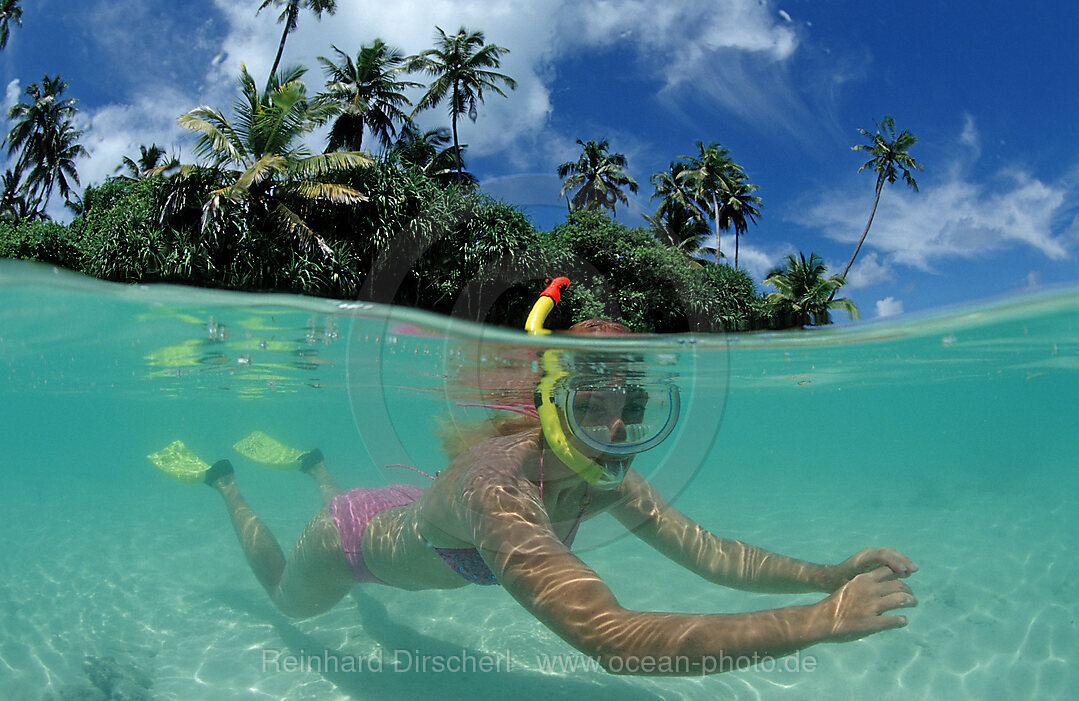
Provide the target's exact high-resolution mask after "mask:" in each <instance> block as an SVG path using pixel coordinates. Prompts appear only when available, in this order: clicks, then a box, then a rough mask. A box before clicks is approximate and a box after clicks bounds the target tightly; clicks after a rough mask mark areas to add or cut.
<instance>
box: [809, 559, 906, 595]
mask: <svg viewBox="0 0 1079 701" xmlns="http://www.w3.org/2000/svg"><path fill="white" fill-rule="evenodd" d="M882 566H883V567H887V568H888V569H889V570H891V571H892V574H893V575H894V576H896V577H909V576H910V575H911V574H913V573H915V572H917V571H918V565H915V564H914V563H913V562H911V561H910V558H908V557H907V556H906V555H904V554H903V553H901V552H899V551H898V550H896V549H895V548H865V549H863V550H859V551H858V552H856V553H855V554H853V555H851V556H850V557H848V558H847V559H846V560H844V561H843V562H841V563H839V564H838V565H835V566H834V567H833V568H832V570H833V576H832V586H831V587H830V588H829V591H835V590H836V589H839V588H840V587H842V586H843V585H844V584H846V583H847V582H849V581H850V580H852V579H854V578H855V577H857V576H858V575H860V574H862V573H863V572H871V571H873V570H875V569H877V568H878V567H882Z"/></svg>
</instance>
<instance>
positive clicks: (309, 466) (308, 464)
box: [300, 448, 341, 506]
mask: <svg viewBox="0 0 1079 701" xmlns="http://www.w3.org/2000/svg"><path fill="white" fill-rule="evenodd" d="M300 471H301V472H306V473H307V474H308V475H310V476H311V479H313V480H315V484H317V485H318V493H319V495H320V496H322V505H323V506H329V505H330V502H331V501H333V498H334V497H335V496H337V495H338V494H340V493H341V488H340V487H339V486H337V482H334V481H333V477H331V476H330V471H329V470H327V469H326V463H325V462H323V460H322V451H321V450H319V449H318V448H315V449H314V450H312V451H311V452H310V453H307V454H306V455H304V456H303V458H301V460H300Z"/></svg>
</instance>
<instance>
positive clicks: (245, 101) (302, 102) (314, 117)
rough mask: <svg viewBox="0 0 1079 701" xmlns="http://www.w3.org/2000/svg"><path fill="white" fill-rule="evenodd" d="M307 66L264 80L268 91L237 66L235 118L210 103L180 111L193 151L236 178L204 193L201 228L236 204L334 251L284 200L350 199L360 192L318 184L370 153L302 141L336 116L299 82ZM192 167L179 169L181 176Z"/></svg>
mask: <svg viewBox="0 0 1079 701" xmlns="http://www.w3.org/2000/svg"><path fill="white" fill-rule="evenodd" d="M304 72H305V69H303V68H299V67H297V68H292V69H286V70H285V71H282V73H280V74H278V75H275V76H273V78H271V80H270V84H269V86H268V88H269V89H268V90H266V91H265V92H264V93H261V94H260V93H259V92H258V89H257V88H256V87H255V81H254V79H253V78H252V77H251V75H250V74H249V73H248V72H247V68H246V67H241V70H240V80H239V83H240V92H241V99H240V100H237V102H236V104H235V107H234V115H233V119H232V120H231V121H230V120H229V119H228V118H227V117H226V116H225V115H224V114H222V113H221V112H218V111H217V110H214V109H212V108H210V107H199V108H196V109H193V110H191V111H190V112H188V113H186V114H184V115H182V116H181V117H180V119H179V123H180V126H182V127H185V128H187V129H191V130H192V131H195V132H198V133H199V138H198V141H197V142H196V144H195V153H196V154H197V155H198V156H199V157H201V158H203V159H206V160H207V161H209V162H210V164H211V165H212V167H214V168H217V169H226V168H227V167H228V166H232V167H233V169H229V170H228V172H229V173H230V175H229V178H230V179H234V181H233V182H232V183H231V184H229V185H226V186H225V187H221V188H218V189H216V190H214V191H212V192H211V193H210V196H209V199H207V200H206V202H205V204H204V205H203V218H202V225H203V228H204V229H205V228H206V227H207V226H208V225H209V224H210V223H211V222H212V221H213V220H214V218H215V217H217V216H219V215H221V214H222V213H223V211H224V210H225V209H226V207H229V206H240V207H243V208H246V209H247V211H249V212H251V213H253V214H254V215H256V216H258V217H260V218H262V219H263V220H264V221H266V222H267V223H268V224H270V225H272V226H276V227H278V228H279V229H280V230H281V231H283V232H285V233H287V234H289V235H291V236H293V237H295V238H296V239H298V240H299V241H300V243H301V244H302V245H305V246H311V245H315V246H317V247H318V248H319V249H320V250H321V251H322V252H323V254H325V255H327V256H328V255H330V254H331V253H332V252H333V251H332V250H331V249H330V247H329V245H328V244H327V243H326V241H325V240H323V238H322V237H321V236H320V235H319V234H317V233H316V232H315V231H313V230H312V229H311V228H310V227H309V226H308V225H307V223H306V222H305V221H304V218H303V217H302V216H301V211H296V210H294V209H292V207H290V206H289V205H288V204H286V200H289V201H299V202H300V203H302V205H303V206H310V205H312V204H314V203H316V202H331V203H338V204H352V203H357V202H361V201H364V200H365V199H366V197H364V196H363V195H362V194H360V193H359V192H357V191H356V190H354V189H352V188H350V187H347V186H345V185H340V184H334V183H328V182H323V181H321V180H320V178H321V177H322V176H326V175H332V174H334V173H338V172H340V171H343V170H346V169H349V168H354V167H357V166H365V165H369V164H370V163H371V162H372V161H371V158H370V156H368V155H367V154H364V153H356V152H337V153H320V154H312V153H311V152H310V151H309V150H308V149H307V147H306V146H304V144H303V142H302V138H303V136H304V135H305V134H307V133H309V132H310V131H312V130H313V129H314V128H315V127H317V126H319V125H321V124H324V123H326V122H327V121H328V120H330V119H331V118H333V117H334V116H336V115H337V113H338V111H339V108H338V107H337V106H336V105H330V104H324V103H321V102H318V101H313V100H309V99H308V98H307V89H306V87H305V86H304V84H303V82H301V80H300V78H301V77H302V76H303V74H304ZM191 172H192V167H191V166H186V167H184V168H182V169H181V170H180V177H181V178H185V177H187V176H189V175H190V174H191Z"/></svg>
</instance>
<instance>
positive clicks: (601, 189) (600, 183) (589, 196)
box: [558, 139, 637, 214]
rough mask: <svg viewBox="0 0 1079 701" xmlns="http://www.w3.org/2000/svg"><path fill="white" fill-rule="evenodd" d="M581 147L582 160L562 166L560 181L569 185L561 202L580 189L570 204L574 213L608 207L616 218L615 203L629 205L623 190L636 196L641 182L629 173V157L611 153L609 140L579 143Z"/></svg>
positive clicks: (578, 140) (559, 174)
mask: <svg viewBox="0 0 1079 701" xmlns="http://www.w3.org/2000/svg"><path fill="white" fill-rule="evenodd" d="M577 143H578V144H580V145H581V148H582V152H581V156H580V157H579V158H578V159H577V160H576V161H567V162H565V163H563V164H562V165H560V166H558V177H560V178H562V180H563V181H565V182H564V183H563V184H562V191H561V192H559V193H558V196H559V198H561V197H563V196H564V195H565V194H566V193H567V192H569V191H570V190H572V189H573V188H575V187H576V188H579V189H578V190H577V193H576V194H575V195H574V196H573V199H571V200H569V208H570V209H571V210H573V209H584V210H597V209H599V208H600V207H605V208H607V209H609V210H611V214H614V204H615V202H621V203H622V204H629V200H628V199H626V195H625V193H624V192H622V188H629V191H630V192H634V193H635V192H637V181H636V180H634V179H633V178H632V177H631V176H630V175H629V174H628V173H626V157H625V156H623V155H622V154H621V153H608V152H607V139H600V140H599V141H589V142H588V143H585V142H583V141H581V140H580V139H577Z"/></svg>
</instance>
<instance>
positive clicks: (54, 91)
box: [4, 75, 86, 209]
mask: <svg viewBox="0 0 1079 701" xmlns="http://www.w3.org/2000/svg"><path fill="white" fill-rule="evenodd" d="M65 89H67V83H65V82H64V81H63V80H62V79H61V78H60V76H54V77H52V78H50V77H49V76H47V75H46V76H45V77H44V78H43V79H42V82H41V85H40V86H39V85H38V84H37V83H31V84H30V85H28V86H27V87H26V90H25V94H26V95H27V96H29V97H30V99H29V100H27V101H26V102H20V103H17V104H16V105H14V106H12V108H11V109H10V110H8V117H9V118H10V119H11V120H13V121H14V125H13V126H12V127H11V130H10V131H9V132H8V133H7V136H6V137H4V143H6V144H7V147H8V156H14V155H16V153H17V154H18V155H17V156H16V160H15V166H14V168H13V175H14V177H15V180H16V181H19V182H21V183H22V191H23V194H24V196H25V198H26V201H27V202H28V203H29V204H30V205H31V207H32V208H33V209H42V208H44V206H45V205H46V204H47V203H48V199H49V197H50V196H51V194H52V192H53V190H54V189H55V188H56V187H57V186H59V189H60V194H61V195H63V197H64V198H65V199H68V198H69V197H70V195H71V182H74V183H75V184H78V182H79V176H78V173H77V172H76V170H75V159H76V158H77V157H79V156H83V155H86V149H84V148H83V147H82V146H81V145H80V144H79V143H78V139H79V137H80V136H82V132H81V131H79V130H77V129H75V127H74V126H73V124H72V120H73V118H74V116H75V113H76V112H77V110H76V108H75V102H76V100H75V99H74V98H65V97H63V93H64V90H65ZM24 172H25V173H26V177H25V179H24V178H23V173H24ZM69 179H70V182H69Z"/></svg>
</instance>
